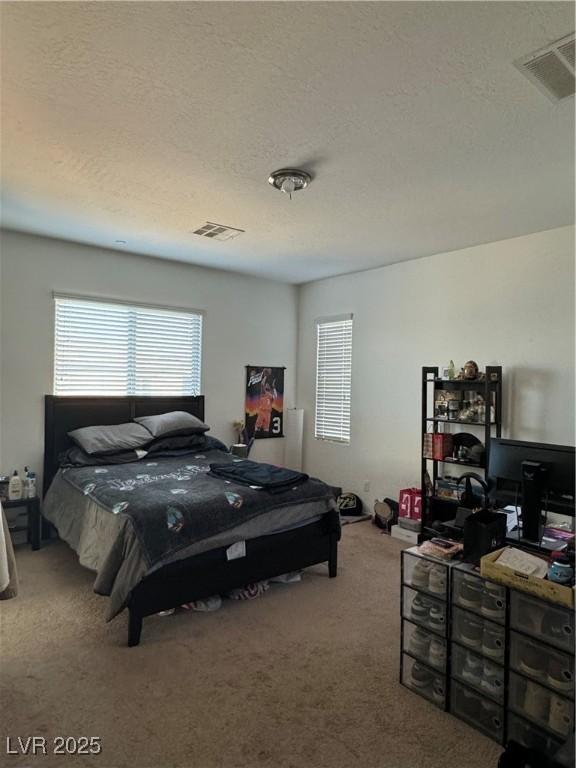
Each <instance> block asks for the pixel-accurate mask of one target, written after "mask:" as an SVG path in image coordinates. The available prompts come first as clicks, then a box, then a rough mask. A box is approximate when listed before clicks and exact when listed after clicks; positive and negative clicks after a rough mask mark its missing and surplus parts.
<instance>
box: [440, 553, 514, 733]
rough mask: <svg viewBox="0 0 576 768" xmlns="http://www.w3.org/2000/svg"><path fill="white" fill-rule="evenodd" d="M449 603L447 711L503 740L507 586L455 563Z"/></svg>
mask: <svg viewBox="0 0 576 768" xmlns="http://www.w3.org/2000/svg"><path fill="white" fill-rule="evenodd" d="M451 603H452V605H451V609H452V610H451V622H450V640H451V649H450V650H451V664H450V667H451V669H450V672H451V688H450V694H451V695H450V711H451V712H452V714H453V715H455V716H456V717H458V718H460V719H461V720H464V721H465V722H466V723H468V724H469V725H471V726H473V727H474V728H477V729H478V730H479V731H481V732H482V733H484V734H485V735H486V736H488V737H490V738H491V739H494V740H495V741H497V742H499V743H503V741H504V736H505V728H504V726H505V703H506V702H505V694H506V659H507V647H506V612H507V589H506V587H503V586H501V585H500V584H495V583H494V582H491V581H487V580H486V579H483V578H482V577H481V576H480V575H479V574H478V573H477V571H476V572H475V569H474V566H472V565H470V564H468V563H459V564H458V565H456V566H454V569H453V571H452V600H451Z"/></svg>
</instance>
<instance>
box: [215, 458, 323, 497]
mask: <svg viewBox="0 0 576 768" xmlns="http://www.w3.org/2000/svg"><path fill="white" fill-rule="evenodd" d="M210 473H211V474H212V475H215V476H216V477H221V478H222V479H224V480H233V481H234V482H235V483H240V484H241V485H249V486H257V487H258V488H264V489H265V490H268V491H274V490H279V489H282V488H289V487H290V486H294V485H299V484H300V483H304V482H306V480H308V475H305V474H304V473H303V472H296V470H294V469H286V468H285V467H276V466H274V465H273V464H262V463H261V462H259V461H250V460H249V459H244V460H241V461H234V462H233V463H232V464H210Z"/></svg>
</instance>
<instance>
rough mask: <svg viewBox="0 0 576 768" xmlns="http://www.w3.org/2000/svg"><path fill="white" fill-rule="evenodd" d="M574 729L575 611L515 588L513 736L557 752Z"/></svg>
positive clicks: (510, 719)
mask: <svg viewBox="0 0 576 768" xmlns="http://www.w3.org/2000/svg"><path fill="white" fill-rule="evenodd" d="M573 733H574V611H572V610H570V609H569V608H563V607H562V606H560V605H556V604H553V603H549V602H546V601H544V600H539V599H537V598H535V597H532V596H531V595H528V594H525V593H523V592H517V591H516V590H511V592H510V680H509V694H508V738H510V739H514V740H515V741H518V742H520V743H521V744H523V745H524V746H526V747H529V748H535V749H539V750H540V751H544V752H546V753H547V754H551V753H552V754H553V753H554V752H555V751H556V750H558V748H559V747H561V745H562V744H563V743H564V742H565V741H566V740H567V739H568V738H569V737H570V736H571V734H573ZM559 764H563V763H561V762H560V763H559ZM567 764H569V763H567ZM572 764H573V763H572Z"/></svg>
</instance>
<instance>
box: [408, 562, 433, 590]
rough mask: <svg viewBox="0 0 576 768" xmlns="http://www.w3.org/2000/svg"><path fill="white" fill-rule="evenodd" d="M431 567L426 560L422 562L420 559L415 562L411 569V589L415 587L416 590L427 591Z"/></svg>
mask: <svg viewBox="0 0 576 768" xmlns="http://www.w3.org/2000/svg"><path fill="white" fill-rule="evenodd" d="M431 567H432V563H429V562H428V560H423V559H422V558H418V559H417V560H416V562H415V563H414V568H413V569H412V576H411V581H410V583H411V584H412V586H413V587H416V588H417V589H428V583H429V580H430V569H431Z"/></svg>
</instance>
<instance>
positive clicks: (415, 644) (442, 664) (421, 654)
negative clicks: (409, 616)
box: [402, 621, 448, 673]
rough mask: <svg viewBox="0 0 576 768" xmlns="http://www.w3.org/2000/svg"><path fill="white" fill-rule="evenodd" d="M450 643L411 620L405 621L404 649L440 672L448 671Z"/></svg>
mask: <svg viewBox="0 0 576 768" xmlns="http://www.w3.org/2000/svg"><path fill="white" fill-rule="evenodd" d="M447 646H448V643H447V641H446V640H445V639H444V638H443V637H438V636H437V635H435V634H432V633H431V632H428V630H426V629H424V628H423V627H418V626H416V624H412V622H410V621H404V622H403V637H402V650H403V651H405V652H406V653H409V654H410V655H411V656H415V657H416V658H417V659H419V660H420V661H423V662H425V663H426V664H428V666H430V667H434V669H437V670H438V671H439V672H442V673H445V672H446V660H447V656H448V647H447Z"/></svg>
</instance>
